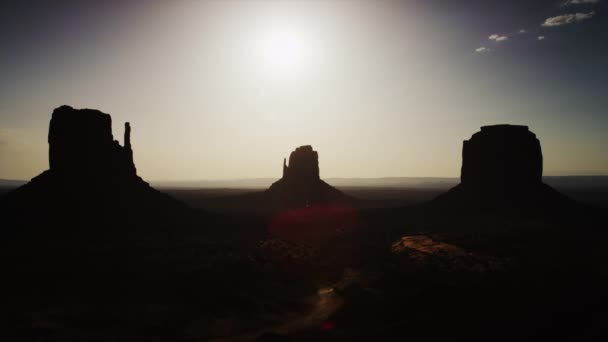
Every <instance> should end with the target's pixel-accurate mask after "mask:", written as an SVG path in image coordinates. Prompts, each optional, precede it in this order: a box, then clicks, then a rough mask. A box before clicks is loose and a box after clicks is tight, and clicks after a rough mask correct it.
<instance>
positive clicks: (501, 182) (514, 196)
mask: <svg viewBox="0 0 608 342" xmlns="http://www.w3.org/2000/svg"><path fill="white" fill-rule="evenodd" d="M542 175H543V155H542V150H541V146H540V142H539V140H538V139H537V138H536V135H535V134H534V133H532V132H530V131H529V130H528V127H527V126H516V125H494V126H484V127H481V131H480V132H477V133H475V134H473V136H472V137H471V139H469V140H465V141H464V143H463V147H462V169H461V175H460V184H458V185H457V186H456V187H454V188H452V189H450V190H449V191H448V192H447V193H445V194H442V195H440V196H439V197H437V198H436V199H434V200H433V201H432V202H431V204H432V205H434V206H436V207H439V208H443V209H451V210H458V211H465V212H466V211H469V210H473V211H477V210H481V211H486V210H487V211H506V212H520V211H543V210H552V209H556V208H560V207H563V208H565V207H570V206H572V205H573V204H574V203H575V202H574V201H572V200H570V199H569V198H567V197H566V196H564V195H562V194H560V193H559V192H557V191H556V190H554V189H553V188H551V187H550V186H548V185H547V184H545V183H543V181H542Z"/></svg>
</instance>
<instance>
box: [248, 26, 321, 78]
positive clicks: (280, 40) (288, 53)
mask: <svg viewBox="0 0 608 342" xmlns="http://www.w3.org/2000/svg"><path fill="white" fill-rule="evenodd" d="M307 45H308V44H307V42H306V40H305V39H304V36H303V35H302V34H299V33H297V32H295V31H292V30H273V31H269V32H266V33H265V34H263V35H262V39H261V42H260V47H259V48H260V53H261V57H262V60H263V62H264V63H265V64H266V65H267V66H268V67H269V68H272V69H276V70H278V71H294V70H298V69H301V68H302V67H303V66H304V64H305V62H306V58H307V55H308V52H309V51H308V48H309V47H308V46H307Z"/></svg>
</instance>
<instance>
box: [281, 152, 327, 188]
mask: <svg viewBox="0 0 608 342" xmlns="http://www.w3.org/2000/svg"><path fill="white" fill-rule="evenodd" d="M283 179H285V180H286V181H292V182H315V181H318V180H319V179H321V178H320V177H319V154H318V153H317V151H314V150H313V149H312V146H310V145H307V146H300V147H298V148H296V149H295V151H293V152H291V154H290V155H289V166H287V165H286V164H285V160H283Z"/></svg>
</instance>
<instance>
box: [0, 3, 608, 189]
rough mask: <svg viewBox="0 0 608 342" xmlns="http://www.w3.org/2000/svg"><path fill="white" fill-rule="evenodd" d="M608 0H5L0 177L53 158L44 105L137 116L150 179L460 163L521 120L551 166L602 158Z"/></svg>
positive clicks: (36, 168)
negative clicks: (309, 159)
mask: <svg viewBox="0 0 608 342" xmlns="http://www.w3.org/2000/svg"><path fill="white" fill-rule="evenodd" d="M607 13H608V0H570V1H563V0H558V1H554V0H552V1H544V0H534V1H531V0H527V1H513V0H500V1H498V0H468V1H467V0H463V1H458V0H445V1H434V0H424V1H422V0H421V1H401V2H397V1H395V2H381V1H335V2H332V1H299V2H296V1H264V2H256V1H235V0H231V1H216V2H202V1H201V2H196V1H171V2H169V1H166V2H152V1H138V2H135V1H133V2H130V1H129V2H127V1H121V2H118V1H116V2H114V1H103V2H101V1H95V2H93V1H24V0H19V1H2V3H1V4H0V44H1V45H0V46H1V48H0V178H8V179H29V178H31V177H33V176H35V175H37V174H38V173H40V172H41V171H43V170H45V169H47V168H48V159H47V151H48V145H47V141H46V138H47V130H48V124H49V120H50V115H51V113H52V110H53V108H55V107H58V106H60V105H62V104H69V105H71V106H73V107H75V108H85V107H86V108H95V109H99V110H101V111H103V112H106V113H109V114H111V115H112V119H113V126H114V136H115V138H116V139H118V140H122V134H123V132H122V126H123V122H124V121H130V122H131V125H132V127H133V133H132V144H133V148H134V153H135V162H136V165H137V169H138V172H139V174H140V175H141V176H143V177H144V178H145V179H148V180H191V179H218V178H252V177H279V176H280V174H281V172H282V162H283V158H284V157H287V156H288V155H289V153H290V151H292V150H293V149H294V148H295V147H297V146H300V145H305V144H310V145H313V147H314V148H315V149H316V150H317V151H319V155H320V168H321V176H322V177H383V176H458V175H459V173H460V162H461V159H460V156H461V148H462V140H464V139H468V138H469V137H470V136H471V134H473V133H475V132H476V131H478V129H479V127H480V126H483V125H488V124H497V123H511V124H523V125H528V126H530V129H531V130H532V131H533V132H535V133H536V134H537V136H538V137H539V139H540V140H541V144H542V147H543V153H544V157H545V174H546V175H563V174H608V112H607V111H606V108H607V107H608V96H607V94H608V93H607V90H608V66H607V61H608V37H607V33H608V15H607Z"/></svg>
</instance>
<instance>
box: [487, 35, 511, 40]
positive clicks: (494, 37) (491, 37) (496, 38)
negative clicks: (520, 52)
mask: <svg viewBox="0 0 608 342" xmlns="http://www.w3.org/2000/svg"><path fill="white" fill-rule="evenodd" d="M488 39H489V40H494V41H497V42H502V41H503V40H507V39H509V37H507V36H501V35H498V34H493V35H491V36H489V37H488Z"/></svg>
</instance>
